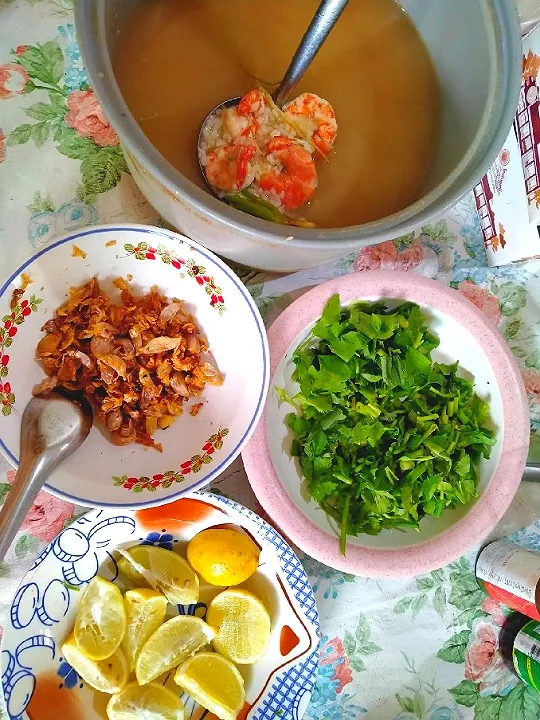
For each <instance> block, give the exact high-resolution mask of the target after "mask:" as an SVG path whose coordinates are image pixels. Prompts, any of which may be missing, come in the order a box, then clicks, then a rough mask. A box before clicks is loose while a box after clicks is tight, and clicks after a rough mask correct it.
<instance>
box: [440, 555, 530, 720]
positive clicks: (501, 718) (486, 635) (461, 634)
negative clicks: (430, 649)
mask: <svg viewBox="0 0 540 720" xmlns="http://www.w3.org/2000/svg"><path fill="white" fill-rule="evenodd" d="M445 570H447V571H449V583H450V593H449V596H448V603H449V605H450V606H451V607H453V608H454V620H453V623H452V625H451V626H450V630H451V631H452V635H451V636H450V637H449V638H448V639H447V640H446V641H445V643H444V645H443V646H442V647H441V649H440V650H439V652H438V653H437V657H438V658H439V659H440V660H442V661H444V662H447V663H454V664H463V674H464V678H463V680H462V681H461V682H459V683H458V684H457V685H455V686H454V687H452V688H449V689H448V692H449V693H450V695H451V696H452V697H453V698H454V700H455V702H456V703H457V704H458V705H461V706H463V707H467V708H472V710H473V712H474V718H475V720H538V719H539V718H540V695H539V694H538V693H536V692H534V691H533V690H532V689H531V688H529V687H527V686H526V685H524V684H523V683H521V682H520V681H519V679H518V678H517V676H516V675H515V674H514V673H513V672H512V670H511V669H509V668H508V667H507V665H506V664H505V662H504V660H503V658H502V656H501V654H500V651H499V638H500V633H501V628H502V626H503V624H504V622H505V621H506V618H507V616H508V613H509V612H510V611H509V610H508V609H507V608H505V607H504V606H502V605H500V604H499V603H497V602H496V601H495V600H492V599H491V598H490V597H487V596H486V594H485V593H484V591H483V590H482V589H481V588H480V587H479V585H478V584H477V582H476V579H475V576H474V569H473V567H472V566H471V563H470V562H469V560H468V559H467V558H461V559H460V560H459V561H458V562H456V563H452V564H451V565H449V566H448V568H446V569H445Z"/></svg>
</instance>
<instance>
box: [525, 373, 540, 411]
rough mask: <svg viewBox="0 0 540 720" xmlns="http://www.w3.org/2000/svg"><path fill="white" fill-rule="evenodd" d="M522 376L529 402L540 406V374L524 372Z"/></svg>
mask: <svg viewBox="0 0 540 720" xmlns="http://www.w3.org/2000/svg"><path fill="white" fill-rule="evenodd" d="M522 376H523V382H524V383H525V391H526V393H527V396H528V398H529V402H530V403H532V404H533V405H540V374H538V373H535V372H532V371H530V370H527V371H523V372H522Z"/></svg>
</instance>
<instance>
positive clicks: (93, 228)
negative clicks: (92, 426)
mask: <svg viewBox="0 0 540 720" xmlns="http://www.w3.org/2000/svg"><path fill="white" fill-rule="evenodd" d="M106 232H117V233H120V232H130V233H131V232H135V233H141V234H148V235H153V236H156V235H157V236H160V237H161V238H165V239H168V240H173V241H180V242H183V243H187V244H188V245H189V246H190V247H192V248H193V249H195V250H196V251H197V252H198V253H200V254H201V255H202V256H203V257H204V258H206V259H207V260H208V261H209V262H210V263H212V264H213V265H214V266H216V267H218V268H219V269H220V270H221V271H222V272H223V273H224V274H225V275H226V276H227V277H228V278H229V280H230V281H231V282H232V283H233V285H234V286H235V287H236V288H237V290H238V291H239V293H240V295H241V296H242V297H243V299H244V301H245V302H246V303H247V305H248V307H249V309H250V310H251V313H252V315H253V319H254V321H255V326H256V328H257V330H258V333H259V338H260V342H261V347H262V362H263V382H262V385H261V390H260V394H259V398H258V401H257V405H256V408H255V412H254V413H253V415H252V417H251V420H250V422H249V425H248V427H247V428H246V430H245V431H244V432H243V434H242V436H241V438H240V439H239V441H238V442H237V443H236V445H235V446H234V448H233V449H232V450H231V451H230V452H229V453H228V454H227V455H226V456H225V457H224V458H223V460H222V461H221V462H220V463H219V464H218V465H216V466H215V467H214V468H213V470H212V471H211V472H209V473H208V475H206V476H205V477H204V478H201V480H199V481H197V482H196V483H194V484H193V485H190V486H189V487H188V488H186V489H184V490H182V489H180V490H178V491H177V492H175V493H172V494H170V495H167V496H166V497H165V498H156V499H154V500H151V499H150V500H147V501H145V502H133V503H126V502H114V503H111V502H102V501H100V502H98V501H92V502H91V503H90V502H89V500H88V499H86V498H80V497H78V496H77V495H72V494H70V493H67V492H64V491H62V490H58V489H57V488H55V487H51V485H50V484H49V483H44V485H43V489H44V490H46V491H47V492H49V493H50V494H51V495H54V496H55V497H58V498H61V499H62V500H67V501H69V502H73V503H76V504H78V505H83V506H84V507H92V508H115V507H116V508H119V507H122V508H124V509H129V510H137V509H143V508H149V507H154V506H156V505H163V504H166V503H170V502H172V501H173V500H178V499H180V498H182V497H184V496H185V495H186V494H187V493H190V492H195V491H196V490H201V489H202V488H204V487H206V486H207V485H209V484H210V483H211V482H213V481H214V480H215V479H216V478H217V477H218V476H219V475H221V474H222V473H223V472H224V471H225V470H226V469H227V468H228V467H229V465H231V463H233V462H234V461H235V460H236V458H237V457H238V456H239V455H240V453H241V452H242V448H243V447H244V446H245V445H246V443H247V442H248V441H249V438H250V437H251V435H252V433H253V432H254V430H255V428H256V427H257V423H258V421H259V419H260V417H261V414H262V412H263V410H264V405H265V401H266V395H267V393H268V387H269V380H270V350H269V346H268V337H267V333H266V329H265V326H264V322H263V319H262V317H261V314H260V312H259V309H258V308H257V305H256V304H255V301H254V300H253V298H252V297H251V295H250V293H249V291H248V289H247V287H246V285H244V283H243V282H242V281H241V280H240V278H239V277H238V276H237V275H236V273H235V272H234V271H233V270H232V269H231V268H230V267H229V266H228V265H227V264H226V263H225V262H223V260H221V259H220V258H219V257H217V255H215V254H214V253H213V252H212V251H211V250H208V249H207V248H205V247H202V246H201V245H199V243H197V242H195V241H194V240H192V239H191V238H188V237H186V236H185V235H182V234H181V233H178V232H175V231H173V230H167V229H165V228H160V227H156V226H153V225H144V224H141V223H108V224H100V225H90V226H88V227H85V228H81V229H79V230H75V231H73V232H71V233H67V234H65V235H62V236H61V237H60V238H58V239H57V240H55V241H54V242H53V243H51V244H50V245H47V246H46V247H44V248H41V249H40V250H39V251H37V252H36V253H34V254H33V255H32V256H31V257H30V258H27V259H26V260H25V261H24V262H23V263H22V264H21V265H20V266H19V267H18V268H17V269H16V270H15V271H13V272H12V273H11V275H10V276H9V277H8V279H7V280H6V281H5V282H4V283H3V284H2V286H1V287H0V300H2V299H3V298H4V295H5V293H6V291H9V290H10V286H11V284H12V283H13V281H14V280H15V279H16V278H17V277H18V276H19V275H20V274H21V273H23V272H24V271H25V269H27V268H28V267H29V266H31V265H32V264H33V263H34V262H35V261H36V260H38V259H39V258H40V257H41V256H43V255H45V254H47V253H49V252H52V251H54V250H55V249H56V248H57V247H59V246H61V245H65V244H66V243H72V242H74V241H75V240H77V239H78V238H83V237H87V236H91V235H100V234H101V233H106ZM0 453H1V454H2V455H3V456H4V457H5V458H6V459H7V460H8V462H10V463H11V464H12V465H14V466H15V467H18V459H17V458H16V457H15V456H14V455H13V453H12V452H11V451H10V449H9V448H8V447H7V446H6V444H5V443H4V440H3V438H2V437H1V436H0ZM171 487H173V486H172V485H171Z"/></svg>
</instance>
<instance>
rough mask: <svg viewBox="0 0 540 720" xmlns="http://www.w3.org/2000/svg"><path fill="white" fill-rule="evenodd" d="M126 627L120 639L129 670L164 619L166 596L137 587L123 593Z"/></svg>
mask: <svg viewBox="0 0 540 720" xmlns="http://www.w3.org/2000/svg"><path fill="white" fill-rule="evenodd" d="M124 605H125V608H126V616H127V628H126V633H125V635H124V639H123V640H122V648H123V650H124V652H125V654H126V657H127V661H128V664H129V669H130V670H135V661H136V660H137V655H138V654H139V652H140V650H141V648H142V646H143V645H144V643H145V642H146V641H147V640H148V638H149V637H150V635H152V634H153V633H154V632H155V631H156V630H157V629H158V627H159V626H160V625H162V624H163V621H164V620H165V613H166V612H167V598H166V597H164V596H163V595H162V594H161V593H158V592H156V591H155V590H149V589H146V588H137V589H136V590H128V591H127V592H126V594H125V595H124Z"/></svg>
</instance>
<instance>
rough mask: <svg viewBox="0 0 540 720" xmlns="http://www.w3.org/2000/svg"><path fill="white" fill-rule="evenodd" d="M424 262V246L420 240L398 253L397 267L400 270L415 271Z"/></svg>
mask: <svg viewBox="0 0 540 720" xmlns="http://www.w3.org/2000/svg"><path fill="white" fill-rule="evenodd" d="M423 260H424V246H423V245H422V243H421V242H420V241H419V240H414V242H412V243H411V244H410V245H408V246H407V247H406V248H405V249H404V250H401V252H399V253H398V256H397V263H396V267H397V268H398V269H399V270H414V268H416V267H418V266H419V265H420V264H421V263H422V262H423Z"/></svg>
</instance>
